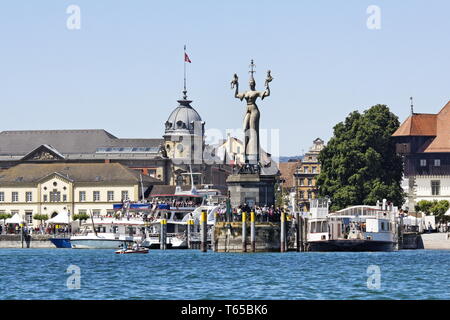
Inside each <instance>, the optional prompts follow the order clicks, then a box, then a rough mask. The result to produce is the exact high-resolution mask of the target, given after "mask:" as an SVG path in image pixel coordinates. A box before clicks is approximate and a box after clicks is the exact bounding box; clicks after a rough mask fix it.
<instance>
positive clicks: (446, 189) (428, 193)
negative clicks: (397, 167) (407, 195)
mask: <svg viewBox="0 0 450 320" xmlns="http://www.w3.org/2000/svg"><path fill="white" fill-rule="evenodd" d="M431 181H440V185H441V188H440V194H439V195H433V194H432V190H431ZM415 185H416V186H415V188H414V189H415V190H414V193H415V199H414V200H415V202H416V203H417V202H418V201H420V200H428V201H432V200H448V201H450V176H416V179H415Z"/></svg>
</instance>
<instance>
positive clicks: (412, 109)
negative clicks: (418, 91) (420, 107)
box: [409, 97, 414, 115]
mask: <svg viewBox="0 0 450 320" xmlns="http://www.w3.org/2000/svg"><path fill="white" fill-rule="evenodd" d="M409 100H411V115H414V103H413V97H410V98H409Z"/></svg>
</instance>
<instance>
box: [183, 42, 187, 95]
mask: <svg viewBox="0 0 450 320" xmlns="http://www.w3.org/2000/svg"><path fill="white" fill-rule="evenodd" d="M183 61H184V91H183V94H184V96H183V98H184V99H187V95H186V93H187V90H186V45H184V56H183Z"/></svg>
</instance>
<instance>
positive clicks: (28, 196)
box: [0, 191, 33, 202]
mask: <svg viewBox="0 0 450 320" xmlns="http://www.w3.org/2000/svg"><path fill="white" fill-rule="evenodd" d="M4 201H5V193H4V192H3V191H2V192H0V202H4ZM11 201H12V202H19V193H18V192H15V191H13V192H11ZM25 201H26V202H31V201H33V193H32V192H25Z"/></svg>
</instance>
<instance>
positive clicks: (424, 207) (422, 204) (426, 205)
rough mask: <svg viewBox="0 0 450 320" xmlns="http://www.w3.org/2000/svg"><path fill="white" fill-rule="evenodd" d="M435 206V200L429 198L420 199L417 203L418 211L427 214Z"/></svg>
mask: <svg viewBox="0 0 450 320" xmlns="http://www.w3.org/2000/svg"><path fill="white" fill-rule="evenodd" d="M432 207H433V202H432V201H428V200H420V201H419V202H417V204H416V205H415V207H414V208H415V209H416V212H422V213H425V214H426V215H427V216H428V215H430V213H431V208H432Z"/></svg>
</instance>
